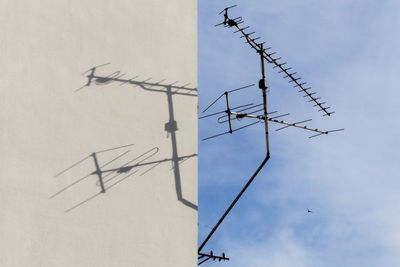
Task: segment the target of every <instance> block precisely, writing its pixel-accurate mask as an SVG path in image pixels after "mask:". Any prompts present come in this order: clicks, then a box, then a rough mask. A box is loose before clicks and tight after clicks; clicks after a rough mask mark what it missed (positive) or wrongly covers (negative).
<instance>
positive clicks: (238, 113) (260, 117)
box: [198, 5, 344, 265]
mask: <svg viewBox="0 0 400 267" xmlns="http://www.w3.org/2000/svg"><path fill="white" fill-rule="evenodd" d="M233 7H236V5H234V6H230V7H227V8H225V9H224V10H222V11H221V12H220V13H219V14H223V15H224V21H223V22H222V23H219V24H217V25H215V26H219V25H223V26H224V27H229V28H231V27H235V28H236V29H237V30H236V31H235V33H238V32H240V33H241V34H242V36H241V38H245V39H246V43H248V44H249V45H250V46H251V47H252V48H253V49H254V50H256V52H257V53H258V54H259V55H260V62H261V79H260V80H259V82H258V87H259V88H260V89H261V91H262V103H260V104H254V103H249V104H244V105H240V106H235V107H231V105H230V101H229V100H230V98H229V96H230V94H231V93H234V92H238V91H241V90H245V89H248V88H250V87H253V86H255V84H250V85H247V86H243V87H239V88H236V89H232V90H228V91H225V92H224V93H222V94H221V95H220V96H219V97H218V98H217V99H215V100H214V101H213V102H212V103H211V104H210V105H209V106H207V107H206V108H205V109H204V110H203V113H204V112H206V111H207V110H209V109H210V108H211V107H212V106H214V105H215V104H216V103H217V102H218V101H219V100H221V99H225V104H226V109H225V110H223V111H219V112H214V113H211V114H207V115H204V116H202V117H200V118H199V119H204V118H208V117H213V116H217V115H220V117H218V119H217V121H218V122H219V123H228V131H226V132H222V133H218V134H216V135H213V136H210V137H207V138H204V139H203V141H204V140H208V139H212V138H216V137H219V136H222V135H225V134H228V133H229V134H232V133H234V132H236V131H239V130H242V129H244V128H247V127H249V126H252V125H255V124H258V123H263V124H264V130H265V143H266V155H265V158H264V159H263V161H262V162H261V164H260V165H259V166H258V168H257V169H256V171H255V172H254V173H253V175H252V176H251V177H250V178H249V180H248V182H247V183H246V184H245V186H244V187H243V188H242V190H241V191H240V192H239V193H238V194H237V196H236V198H235V199H234V200H233V201H232V203H231V204H230V205H229V207H228V208H227V209H226V211H225V212H224V213H223V215H222V216H221V217H220V219H219V220H218V222H217V223H216V224H215V226H214V227H213V228H212V230H211V231H210V233H209V234H208V235H207V237H206V238H205V240H204V241H203V242H202V243H201V245H200V246H199V249H198V256H199V257H198V260H199V262H198V265H201V264H203V263H204V262H206V261H208V260H210V259H213V260H216V259H218V260H219V261H221V260H224V261H225V260H229V258H226V257H225V253H223V254H222V256H215V255H214V254H213V252H212V251H211V252H210V253H209V254H206V253H203V252H201V251H202V249H203V248H204V246H205V245H206V244H207V242H208V241H209V240H210V238H211V237H212V235H213V234H214V233H215V231H216V230H217V228H218V227H219V226H220V225H221V223H222V222H223V220H224V219H225V218H226V216H227V215H228V214H229V212H230V211H231V210H232V208H233V207H234V206H235V204H236V203H237V202H238V201H239V199H240V197H241V196H242V195H243V193H244V192H245V191H246V190H247V188H248V187H249V186H250V184H251V183H252V182H253V181H254V179H255V178H256V176H257V175H258V173H259V172H260V171H261V169H262V168H263V167H264V166H265V164H266V163H267V161H268V160H269V158H270V145H269V130H268V127H269V125H268V123H269V122H273V123H277V124H280V125H283V126H282V127H281V128H278V129H276V131H280V130H283V129H285V128H288V127H295V128H300V129H303V130H306V131H310V132H314V133H315V134H314V135H312V136H310V137H309V138H313V137H316V136H319V135H323V134H325V135H326V134H328V133H330V132H337V131H342V130H344V129H337V130H330V131H324V130H319V129H316V128H310V127H308V126H306V125H303V124H302V123H305V122H309V121H311V119H308V120H303V121H299V122H294V123H292V122H287V121H283V120H278V118H280V117H284V116H287V115H289V113H286V114H282V115H274V116H270V115H271V114H275V113H277V111H272V112H268V109H267V92H268V91H267V86H266V76H265V64H264V61H267V62H268V63H271V64H273V65H274V66H273V68H279V69H280V70H279V73H284V74H285V75H286V76H284V77H283V78H289V83H294V84H295V85H294V86H293V87H299V88H300V90H299V92H304V93H305V95H304V97H308V98H309V102H314V106H318V107H319V108H320V109H319V110H318V111H323V112H324V116H330V115H331V114H333V113H334V112H329V111H328V109H329V108H330V107H325V106H324V104H325V102H320V101H319V99H320V97H315V96H314V95H315V94H316V93H315V92H310V91H309V90H310V89H311V87H309V88H305V87H304V85H305V84H306V83H305V82H303V83H302V82H300V79H301V77H295V76H294V75H295V74H296V72H293V73H290V72H289V70H291V68H288V67H286V62H283V63H279V62H278V60H280V59H281V58H280V57H279V58H277V57H274V56H273V55H274V54H276V53H274V52H273V53H270V52H267V51H268V50H270V49H271V48H270V47H268V48H264V43H257V42H256V40H258V39H260V37H257V38H253V37H251V35H252V34H254V32H251V33H246V32H245V29H248V28H249V26H247V27H243V28H242V27H241V26H239V25H240V24H242V23H243V22H244V21H243V19H242V17H236V18H233V19H231V18H230V17H229V15H228V10H229V9H231V8H233ZM221 114H222V116H221ZM243 118H249V119H255V120H256V121H255V122H252V123H249V124H246V125H244V126H241V127H238V128H234V127H233V124H232V122H233V121H234V120H238V121H239V120H242V119H243Z"/></svg>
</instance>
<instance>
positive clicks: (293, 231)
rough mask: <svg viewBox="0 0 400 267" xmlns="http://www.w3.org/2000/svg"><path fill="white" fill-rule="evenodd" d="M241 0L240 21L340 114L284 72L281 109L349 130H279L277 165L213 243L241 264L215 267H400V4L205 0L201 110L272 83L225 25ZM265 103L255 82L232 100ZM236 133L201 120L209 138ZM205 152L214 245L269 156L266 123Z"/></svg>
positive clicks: (205, 227)
mask: <svg viewBox="0 0 400 267" xmlns="http://www.w3.org/2000/svg"><path fill="white" fill-rule="evenodd" d="M233 4H237V5H238V7H236V8H234V9H232V10H231V14H232V16H242V17H243V18H244V20H245V23H244V25H248V26H250V27H251V28H250V29H252V30H253V31H256V35H257V36H260V37H261V39H260V40H262V41H265V42H266V44H267V45H268V46H271V47H273V51H276V52H277V54H276V55H277V56H278V57H282V60H283V61H286V62H288V65H289V66H290V67H293V70H294V71H296V72H297V73H298V74H299V76H301V77H302V78H303V80H304V81H306V82H307V83H308V84H309V85H311V86H312V87H313V90H314V91H315V92H317V94H318V95H319V96H321V97H322V99H323V100H324V101H326V102H327V104H328V106H331V107H332V110H333V111H335V112H336V113H335V114H333V115H332V116H331V117H322V114H321V112H317V109H316V108H314V107H312V104H310V103H308V102H307V101H306V100H305V98H303V97H302V95H301V94H299V93H297V90H296V89H294V88H293V87H292V86H291V84H288V83H287V81H286V80H283V79H282V78H281V77H282V75H280V74H278V73H277V71H276V69H272V66H268V67H267V81H268V86H269V88H270V92H269V94H268V104H269V110H271V111H272V110H277V111H279V112H280V113H281V114H283V113H289V112H290V114H291V115H290V116H287V117H285V120H287V121H292V122H295V121H300V120H304V119H310V118H312V119H313V121H312V122H310V123H307V125H308V126H313V127H316V128H319V129H327V130H330V129H336V128H345V131H343V132H338V133H332V134H330V135H328V136H320V137H317V138H313V139H309V138H308V136H310V134H309V133H307V132H305V131H302V130H299V129H294V128H289V129H285V130H282V131H277V132H276V131H274V129H276V128H278V127H277V126H276V125H273V124H271V126H270V127H271V135H270V143H271V159H270V160H269V161H268V163H267V165H266V167H265V168H264V169H263V170H262V172H261V173H260V175H259V176H258V177H257V178H256V180H255V181H254V183H253V184H252V186H251V187H250V188H249V190H248V191H247V192H246V193H245V195H244V196H243V197H242V199H241V200H240V202H239V203H238V205H236V206H235V208H234V209H233V210H232V212H231V213H230V214H229V216H228V217H227V218H226V220H225V221H224V223H223V224H222V226H221V228H220V229H219V230H218V231H217V232H216V233H215V234H214V236H213V237H212V239H211V240H210V242H209V243H208V244H207V246H206V248H205V251H209V250H211V249H212V250H214V252H215V253H221V252H225V253H226V254H227V256H228V257H230V258H231V261H229V262H225V263H215V264H214V266H217V265H220V266H229V267H239V266H241V267H242V266H252V267H259V266H260V267H261V266H262V267H264V266H274V267H286V266H291V267H292V266H296V267H302V266H324V267H325V266H327V267H331V266H335V267H337V266H341V267H344V266H349V267H350V266H351V267H354V266H400V253H399V251H400V231H399V228H400V206H399V203H400V194H399V192H400V179H399V174H398V173H399V172H398V169H399V167H398V166H399V162H400V160H399V158H400V157H399V152H398V149H399V148H400V145H399V138H398V137H399V136H400V124H399V119H398V114H400V108H399V104H398V101H399V99H400V90H399V87H400V85H399V82H398V77H399V74H398V72H399V70H400V63H399V58H400V35H399V29H400V18H399V15H398V14H400V2H398V1H394V0H389V1H376V0H375V1H370V0H363V1H361V0H353V1H345V0H338V1H327V0H319V1H312V0H304V1H293V0H291V1H289V0H282V1H270V0H251V1H249V0H248V1H222V0H219V1H215V0H201V1H198V10H199V26H198V28H199V83H198V87H199V110H202V109H204V108H205V107H206V106H207V104H209V103H210V102H211V101H212V100H213V99H214V98H215V97H217V96H219V95H220V94H221V93H222V92H223V91H225V90H229V89H233V88H237V87H241V86H244V85H247V84H252V83H257V82H258V80H259V79H260V75H259V58H258V57H257V54H256V53H255V52H254V51H253V50H251V49H250V48H249V47H248V45H246V44H245V43H244V41H243V39H239V35H238V34H234V33H233V30H232V29H227V28H223V27H214V24H217V23H219V22H221V20H222V17H221V16H218V15H217V14H218V12H219V11H220V10H222V9H223V8H224V7H226V6H230V5H233ZM250 29H249V30H250ZM260 96H261V93H260V91H259V89H258V88H256V87H253V88H251V89H249V90H246V91H245V92H243V91H242V92H241V93H238V94H236V95H232V105H235V104H236V105H240V104H247V103H256V104H258V103H261V102H260ZM220 104H221V105H219V106H217V107H215V109H213V110H210V112H212V111H219V110H222V109H223V102H221V103H220ZM249 122H251V121H249ZM240 123H241V124H242V125H244V124H245V123H246V121H245V120H242V121H241V122H240ZM238 125H240V124H238ZM225 130H227V126H226V125H221V124H218V123H217V122H216V120H215V118H211V119H204V120H201V121H200V122H199V131H200V132H199V137H200V138H204V137H207V136H209V135H212V134H214V133H219V132H223V131H225ZM199 155H200V157H199V240H200V241H202V240H203V239H204V237H205V236H206V235H207V234H208V232H209V231H210V229H209V227H212V226H213V225H214V224H215V223H216V222H217V220H218V219H219V217H220V216H221V214H222V213H223V212H224V211H225V209H226V207H227V206H228V205H229V203H230V202H231V201H232V200H233V199H234V197H235V195H236V194H237V193H238V192H239V191H240V189H241V188H242V186H243V185H244V184H245V183H246V182H247V180H248V178H249V177H250V176H251V174H252V173H253V172H254V170H255V169H256V168H257V167H258V165H259V164H260V162H261V161H262V160H263V158H264V155H265V142H264V137H263V129H262V126H261V124H260V125H255V126H252V127H249V128H248V129H246V130H243V131H239V132H237V133H236V134H233V135H226V136H223V137H220V138H217V139H212V140H209V141H204V142H200V143H199ZM307 208H309V209H311V210H313V213H312V214H307V212H306V210H307Z"/></svg>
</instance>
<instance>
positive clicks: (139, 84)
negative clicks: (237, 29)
mask: <svg viewBox="0 0 400 267" xmlns="http://www.w3.org/2000/svg"><path fill="white" fill-rule="evenodd" d="M0 21H1V23H0V34H1V39H0V49H1V55H2V59H1V60H0V73H1V75H0V76H1V86H0V88H1V92H0V127H1V130H0V149H1V153H0V210H1V212H0V250H1V253H0V255H1V256H0V266H7V267H8V266H13V267H14V266H31V267H34V266H68V267H70V266H96V267H100V266H105V267H106V266H107V267H109V266H138V267H143V266H174V267H175V266H196V264H197V258H196V252H197V206H196V205H197V119H196V118H197V91H196V90H195V88H196V86H197V29H196V23H197V10H196V1H187V0H169V1H164V0H113V1H105V0H96V1H95V0H79V1H78V0H57V1H55V0H40V1H29V0H0ZM107 63H108V64H107ZM102 64H106V65H103V66H99V65H102ZM95 66H99V67H97V68H94V67H95ZM87 70H89V71H88V72H86V73H83V72H85V71H87ZM122 74H124V75H122ZM88 75H89V77H87V76H88ZM137 75H138V77H136V78H133V77H135V76H137ZM99 77H103V78H99ZM106 77H109V78H110V77H111V78H112V79H106ZM148 78H151V80H148V81H146V82H143V81H144V80H147V79H148ZM89 80H90V85H89ZM175 81H176V83H175V84H174V85H172V86H167V85H169V84H172V83H174V82H175ZM157 82H159V85H154V84H153V83H157ZM85 85H89V86H85ZM179 87H183V88H179ZM174 121H175V122H174ZM175 124H176V126H177V127H176V128H175V127H174V125H175ZM130 144H133V145H131V146H128V145H130ZM121 146H124V147H121ZM116 147H121V148H118V149H114V150H108V149H111V148H116ZM103 150H108V151H104V152H101V151H103ZM93 153H95V154H93ZM95 158H96V160H97V161H98V165H99V169H98V170H99V171H98V173H97V174H96V172H95V171H96V167H95ZM104 165H106V166H104ZM124 166H125V168H123V167H124ZM127 166H128V167H127ZM110 169H115V170H114V172H112V173H111V175H110V174H109V173H110V172H107V170H110ZM100 181H102V182H103V184H104V189H105V192H104V193H102V192H101V186H100Z"/></svg>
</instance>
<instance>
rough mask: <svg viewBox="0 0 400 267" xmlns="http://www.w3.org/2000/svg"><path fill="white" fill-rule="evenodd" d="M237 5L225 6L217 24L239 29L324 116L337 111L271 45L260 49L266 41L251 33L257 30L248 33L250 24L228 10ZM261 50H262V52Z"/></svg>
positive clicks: (237, 31)
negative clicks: (262, 41) (258, 41)
mask: <svg viewBox="0 0 400 267" xmlns="http://www.w3.org/2000/svg"><path fill="white" fill-rule="evenodd" d="M233 7H236V5H234V6H230V7H227V8H225V9H224V10H223V11H221V12H220V13H219V14H222V13H223V14H224V22H222V23H219V24H217V25H215V26H220V25H224V27H235V28H236V29H237V30H236V31H235V32H234V33H241V34H242V36H240V38H245V39H246V43H248V44H249V45H250V46H251V47H252V48H253V49H254V50H256V51H257V53H261V54H262V56H263V57H264V59H265V60H266V61H267V62H268V63H271V64H273V65H274V67H273V68H278V69H279V71H278V73H283V74H285V76H283V78H284V79H289V83H293V84H294V85H293V87H294V88H296V87H298V88H300V90H299V91H298V92H299V93H300V92H303V93H305V95H304V97H307V98H309V100H308V102H311V103H314V106H315V107H318V108H319V110H318V111H323V113H324V116H330V115H331V114H333V113H335V112H334V111H330V112H329V111H328V109H330V108H331V107H325V106H324V105H325V104H326V102H320V99H321V97H316V96H315V95H316V92H311V91H310V90H311V87H305V85H306V84H307V82H301V81H300V80H301V79H302V78H301V77H295V75H296V74H297V72H291V71H292V68H291V67H287V62H278V61H279V60H281V59H282V58H281V57H275V54H276V52H268V51H269V50H270V49H271V47H267V48H265V49H262V50H260V48H261V45H262V44H264V43H257V42H256V40H258V39H260V37H256V38H253V37H252V36H251V35H253V34H254V33H255V32H249V33H247V32H246V31H245V30H246V29H248V28H250V26H246V27H243V28H242V27H241V26H240V24H242V23H244V21H243V19H242V17H236V18H233V19H231V18H230V17H229V15H228V10H229V9H231V8H233ZM260 51H261V52H260Z"/></svg>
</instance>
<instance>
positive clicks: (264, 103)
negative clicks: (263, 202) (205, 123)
mask: <svg viewBox="0 0 400 267" xmlns="http://www.w3.org/2000/svg"><path fill="white" fill-rule="evenodd" d="M258 53H259V54H260V58H261V74H262V78H261V80H260V81H259V87H260V89H261V90H262V93H263V106H264V125H265V140H266V146H267V155H266V156H265V158H264V160H263V161H262V162H261V164H260V166H259V167H258V168H257V170H256V171H255V172H254V174H253V175H252V176H251V177H250V179H249V181H248V182H247V183H246V185H245V186H244V187H243V189H242V190H241V191H240V192H239V194H238V195H237V196H236V198H235V199H234V200H233V202H232V203H231V205H229V207H228V209H227V210H226V211H225V213H224V214H223V215H222V217H221V218H220V219H219V221H218V222H217V224H216V225H215V226H214V227H213V229H212V230H211V232H210V233H209V234H208V236H207V237H206V239H205V240H204V241H203V243H202V244H201V245H200V247H199V250H198V253H200V251H201V250H202V249H203V247H204V246H205V245H206V244H207V242H208V240H209V239H210V238H211V236H212V235H213V234H214V232H215V231H216V230H217V228H218V227H219V226H220V224H221V223H222V221H223V220H224V219H225V217H226V216H227V215H228V213H229V212H230V211H231V209H232V208H233V207H234V206H235V204H236V202H238V200H239V199H240V197H241V196H242V195H243V193H244V192H245V191H246V189H247V188H248V187H249V186H250V184H251V183H252V182H253V180H254V178H256V176H257V174H258V173H259V172H260V171H261V169H262V168H263V167H264V165H265V163H267V161H268V159H269V158H270V153H269V138H268V119H267V86H266V85H265V67H264V56H263V53H264V49H263V45H262V44H261V45H260V50H259V51H258ZM227 103H228V98H227ZM228 116H229V122H230V110H229V104H228ZM230 129H231V128H230Z"/></svg>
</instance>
